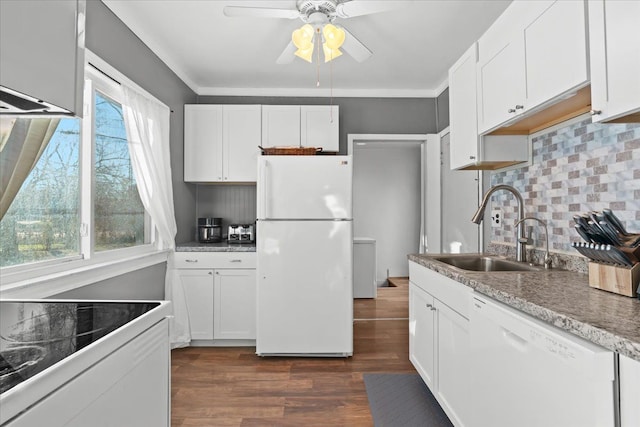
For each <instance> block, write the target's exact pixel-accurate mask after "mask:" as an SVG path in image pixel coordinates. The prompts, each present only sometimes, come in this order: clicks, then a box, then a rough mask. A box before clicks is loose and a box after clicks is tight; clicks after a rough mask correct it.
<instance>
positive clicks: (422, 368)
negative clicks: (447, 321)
mask: <svg viewBox="0 0 640 427" xmlns="http://www.w3.org/2000/svg"><path fill="white" fill-rule="evenodd" d="M433 303H434V299H433V297H432V296H431V295H429V294H428V293H427V292H425V291H423V290H422V289H420V288H419V287H418V286H416V285H415V284H414V283H409V359H410V360H411V362H412V363H413V366H415V368H416V370H417V371H418V373H419V374H420V376H421V377H422V379H423V380H424V382H425V383H426V384H427V385H428V386H429V388H430V389H431V390H435V389H436V388H435V387H436V386H437V385H436V378H435V356H436V352H435V348H434V346H435V319H436V315H435V313H436V311H435V310H436V308H435V307H434V305H433Z"/></svg>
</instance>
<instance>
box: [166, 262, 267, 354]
mask: <svg viewBox="0 0 640 427" xmlns="http://www.w3.org/2000/svg"><path fill="white" fill-rule="evenodd" d="M255 258H256V257H255V253H253V252H249V253H197V254H194V253H189V252H182V253H180V252H178V253H176V255H175V265H176V266H177V267H178V277H179V278H180V282H181V284H182V287H183V289H184V295H185V300H186V304H187V311H188V315H189V324H190V326H191V339H192V345H194V344H196V345H225V344H227V343H228V344H230V345H255V339H256V270H255V262H256V261H255ZM233 266H238V267H242V268H230V267H233ZM227 340H231V341H230V342H228V341H227Z"/></svg>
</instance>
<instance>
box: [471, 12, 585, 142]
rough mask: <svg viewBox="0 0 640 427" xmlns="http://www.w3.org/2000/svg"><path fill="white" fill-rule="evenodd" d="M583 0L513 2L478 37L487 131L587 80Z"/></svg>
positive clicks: (481, 124) (481, 121)
mask: <svg viewBox="0 0 640 427" xmlns="http://www.w3.org/2000/svg"><path fill="white" fill-rule="evenodd" d="M585 7H586V5H585V2H584V1H574V0H570V1H566V0H563V1H549V0H544V1H524V0H519V1H514V2H513V3H512V4H511V5H510V6H509V7H508V8H507V9H506V10H505V12H504V13H503V14H502V15H501V16H500V17H499V18H498V19H497V20H496V22H495V23H494V24H493V25H492V26H491V27H490V28H489V30H487V32H486V33H485V34H484V35H483V36H482V37H481V38H480V40H478V51H479V53H478V55H479V58H478V67H477V76H476V77H477V80H478V128H479V131H480V133H482V134H484V133H488V132H490V131H492V130H493V129H495V128H497V127H499V126H502V125H504V124H506V123H510V122H514V121H517V120H518V119H520V118H521V117H522V116H523V115H527V114H529V113H533V112H535V111H538V110H540V109H541V108H539V107H541V106H544V104H547V103H549V104H550V103H552V101H554V100H556V99H558V97H560V96H563V95H565V94H568V93H570V92H571V91H575V90H577V89H578V88H580V87H582V86H585V85H586V84H588V82H589V72H588V63H587V57H588V56H587V30H586V14H585Z"/></svg>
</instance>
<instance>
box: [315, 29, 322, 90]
mask: <svg viewBox="0 0 640 427" xmlns="http://www.w3.org/2000/svg"><path fill="white" fill-rule="evenodd" d="M316 33H317V34H316V37H315V39H314V42H315V43H316V44H317V45H318V46H317V47H316V53H317V55H316V87H320V43H321V42H322V41H321V40H320V28H316Z"/></svg>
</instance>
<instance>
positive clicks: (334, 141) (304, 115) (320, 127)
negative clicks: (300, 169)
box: [300, 105, 340, 151]
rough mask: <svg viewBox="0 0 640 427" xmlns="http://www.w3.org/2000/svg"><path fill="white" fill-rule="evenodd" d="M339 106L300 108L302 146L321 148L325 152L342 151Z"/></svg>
mask: <svg viewBox="0 0 640 427" xmlns="http://www.w3.org/2000/svg"><path fill="white" fill-rule="evenodd" d="M338 114H339V110H338V106H337V105H331V106H327V105H302V106H301V107H300V145H301V146H302V147H321V148H322V150H323V151H338V150H339V149H340V147H339V146H338V145H339V140H340V135H339V132H338V128H339V126H338V124H339V120H338Z"/></svg>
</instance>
